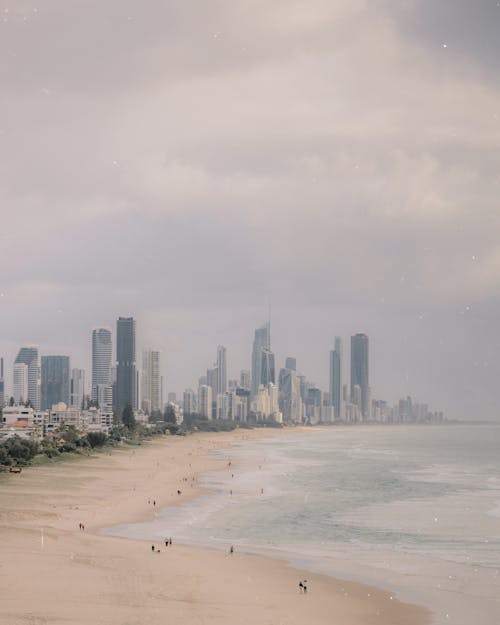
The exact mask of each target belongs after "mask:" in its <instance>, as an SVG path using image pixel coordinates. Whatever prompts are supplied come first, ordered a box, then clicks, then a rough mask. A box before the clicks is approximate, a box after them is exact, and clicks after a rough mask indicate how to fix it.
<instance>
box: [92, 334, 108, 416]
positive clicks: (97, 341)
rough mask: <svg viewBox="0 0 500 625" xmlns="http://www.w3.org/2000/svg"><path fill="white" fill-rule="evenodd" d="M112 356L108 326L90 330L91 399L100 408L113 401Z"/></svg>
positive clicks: (106, 406)
mask: <svg viewBox="0 0 500 625" xmlns="http://www.w3.org/2000/svg"><path fill="white" fill-rule="evenodd" d="M112 358H113V344H112V342H111V330H110V329H109V328H94V330H92V392H91V396H92V400H93V401H97V402H98V404H99V406H100V407H101V408H106V409H108V408H111V407H112V403H113V389H112V384H113V381H112V375H111V367H112Z"/></svg>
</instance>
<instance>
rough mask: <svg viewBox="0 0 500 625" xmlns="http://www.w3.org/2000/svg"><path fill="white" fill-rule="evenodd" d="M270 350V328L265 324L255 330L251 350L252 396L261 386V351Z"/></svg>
mask: <svg viewBox="0 0 500 625" xmlns="http://www.w3.org/2000/svg"><path fill="white" fill-rule="evenodd" d="M264 349H267V350H270V349H271V328H270V325H269V323H266V324H265V325H263V326H262V327H260V328H257V329H256V330H255V336H254V340H253V349H252V395H254V396H255V395H257V393H258V391H259V386H260V385H261V384H262V350H264Z"/></svg>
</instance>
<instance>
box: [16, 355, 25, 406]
mask: <svg viewBox="0 0 500 625" xmlns="http://www.w3.org/2000/svg"><path fill="white" fill-rule="evenodd" d="M12 396H13V397H14V401H15V402H16V404H21V403H24V402H26V401H27V399H28V365H26V364H25V363H23V362H17V363H15V364H14V379H13V390H12Z"/></svg>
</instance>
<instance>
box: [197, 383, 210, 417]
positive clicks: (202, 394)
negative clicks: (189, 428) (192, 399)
mask: <svg viewBox="0 0 500 625" xmlns="http://www.w3.org/2000/svg"><path fill="white" fill-rule="evenodd" d="M198 412H199V413H200V415H202V416H203V417H206V418H207V419H211V418H212V387H211V386H208V385H207V384H202V385H201V386H200V387H199V389H198Z"/></svg>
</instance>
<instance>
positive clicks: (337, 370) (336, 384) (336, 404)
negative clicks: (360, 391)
mask: <svg viewBox="0 0 500 625" xmlns="http://www.w3.org/2000/svg"><path fill="white" fill-rule="evenodd" d="M330 401H331V403H332V406H333V409H334V411H335V418H336V419H341V418H342V417H343V415H342V339H341V338H340V337H339V336H336V337H335V349H334V350H332V351H331V352H330Z"/></svg>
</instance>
